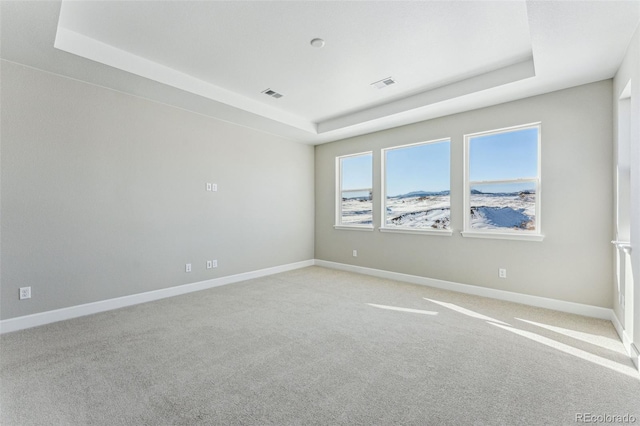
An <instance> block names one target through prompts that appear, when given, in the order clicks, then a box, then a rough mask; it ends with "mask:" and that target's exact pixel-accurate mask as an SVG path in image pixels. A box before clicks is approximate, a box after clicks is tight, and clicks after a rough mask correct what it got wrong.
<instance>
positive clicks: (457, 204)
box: [315, 80, 613, 308]
mask: <svg viewBox="0 0 640 426" xmlns="http://www.w3.org/2000/svg"><path fill="white" fill-rule="evenodd" d="M536 121H541V122H542V232H543V234H544V235H545V239H544V241H543V242H531V241H505V240H490V239H471V238H464V237H462V236H461V235H460V233H459V232H458V231H460V230H461V229H462V220H463V217H462V187H463V167H462V163H463V135H464V134H466V133H473V132H479V131H483V130H492V129H498V128H503V127H509V126H515V125H519V124H526V123H531V122H536ZM612 126H613V124H612V81H611V80H606V81H601V82H598V83H594V84H589V85H584V86H580V87H575V88H571V89H567V90H562V91H558V92H554V93H550V94H547V95H542V96H537V97H532V98H528V99H524V100H520V101H516V102H510V103H506V104H502V105H497V106H494V107H489V108H484V109H480V110H475V111H470V112H466V113H461V114H455V115H451V116H447V117H442V118H437V119H433V120H429V121H425V122H421V123H416V124H412V125H408V126H404V127H399V128H395V129H391V130H387V131H382V132H378V133H374V134H369V135H365V136H360V137H355V138H351V139H346V140H342V141H338V142H334V143H330V144H325V145H320V146H316V157H315V168H316V181H315V187H316V238H315V256H316V259H322V260H327V261H333V262H340V263H346V264H352V265H358V266H364V267H370V268H377V269H382V270H388V271H394V272H401V273H406V274H412V275H418V276H423V277H428V278H436V279H442V280H447V281H452V282H458V283H464V284H472V285H477V286H483V287H489V288H495V289H501V290H508V291H514V292H518V293H524V294H530V295H536V296H543V297H549V298H554V299H559V300H565V301H571V302H578V303H585V304H589V305H595V306H601V307H607V308H610V307H612V286H613V259H612V245H611V243H610V241H611V239H612V231H611V223H612V220H613V194H612V191H611V188H612V185H613V180H612V176H613V175H612V173H613V169H612V158H613V157H612V155H613V144H612V134H613V128H612ZM444 137H451V158H452V164H451V194H452V199H451V206H452V213H451V220H452V229H453V230H454V235H453V236H451V237H445V236H431V235H412V234H392V233H381V232H379V231H377V229H376V230H375V231H373V232H363V231H350V230H334V229H333V224H334V208H335V183H334V180H335V170H334V168H335V157H336V156H339V155H345V154H350V153H356V152H362V151H367V150H373V152H374V183H373V184H374V197H375V196H376V195H375V194H378V195H379V194H380V186H381V182H380V150H381V149H382V148H386V147H391V146H395V145H402V144H408V143H412V142H420V141H428V140H433V139H439V138H444ZM379 212H380V200H379V199H375V198H374V225H375V226H376V228H377V227H378V226H380V213H379ZM353 249H357V250H358V257H357V258H354V257H352V254H351V252H352V250H353ZM498 268H507V272H508V278H507V279H499V278H498Z"/></svg>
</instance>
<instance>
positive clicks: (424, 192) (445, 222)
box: [380, 139, 451, 235]
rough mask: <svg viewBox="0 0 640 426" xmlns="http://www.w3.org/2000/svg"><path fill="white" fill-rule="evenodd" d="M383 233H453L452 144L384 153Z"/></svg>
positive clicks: (446, 141)
mask: <svg viewBox="0 0 640 426" xmlns="http://www.w3.org/2000/svg"><path fill="white" fill-rule="evenodd" d="M382 158H383V188H384V190H383V194H384V196H383V202H382V227H381V228H380V230H381V231H399V232H420V233H429V232H430V231H431V233H439V234H443V233H448V234H449V235H450V234H451V231H450V210H451V197H450V193H449V188H450V175H451V173H450V141H449V139H441V140H436V141H431V142H422V143H418V144H412V145H403V146H398V147H393V148H387V149H384V150H382Z"/></svg>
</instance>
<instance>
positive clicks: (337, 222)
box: [333, 151, 374, 231]
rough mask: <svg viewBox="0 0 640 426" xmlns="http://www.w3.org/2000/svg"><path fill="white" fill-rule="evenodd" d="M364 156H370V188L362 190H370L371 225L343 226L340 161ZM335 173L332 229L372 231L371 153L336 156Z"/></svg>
mask: <svg viewBox="0 0 640 426" xmlns="http://www.w3.org/2000/svg"><path fill="white" fill-rule="evenodd" d="M364 155H371V188H363V189H362V190H363V191H365V190H367V189H370V190H371V225H353V224H351V225H350V224H343V223H342V193H343V192H344V191H343V190H342V160H343V159H345V158H352V157H360V156H364ZM335 169H336V170H335V173H336V179H335V183H336V187H335V198H334V199H335V203H336V204H335V209H334V210H335V219H334V225H333V228H334V229H343V230H355V231H373V227H374V225H373V224H374V221H373V219H374V217H373V212H374V209H373V151H364V152H357V153H354V154H347V155H338V156H336V165H335Z"/></svg>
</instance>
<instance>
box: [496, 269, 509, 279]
mask: <svg viewBox="0 0 640 426" xmlns="http://www.w3.org/2000/svg"><path fill="white" fill-rule="evenodd" d="M498 277H500V278H507V270H506V269H498Z"/></svg>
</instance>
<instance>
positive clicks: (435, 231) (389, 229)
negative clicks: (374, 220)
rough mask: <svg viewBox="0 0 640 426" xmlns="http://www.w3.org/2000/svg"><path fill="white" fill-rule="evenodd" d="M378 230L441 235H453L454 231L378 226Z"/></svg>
mask: <svg viewBox="0 0 640 426" xmlns="http://www.w3.org/2000/svg"><path fill="white" fill-rule="evenodd" d="M378 231H380V232H392V233H396V234H418V235H439V236H441V237H450V236H452V235H453V231H452V230H450V229H419V228H417V229H411V228H378Z"/></svg>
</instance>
